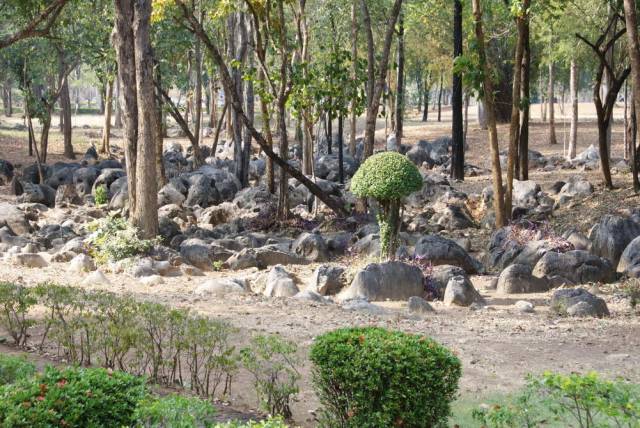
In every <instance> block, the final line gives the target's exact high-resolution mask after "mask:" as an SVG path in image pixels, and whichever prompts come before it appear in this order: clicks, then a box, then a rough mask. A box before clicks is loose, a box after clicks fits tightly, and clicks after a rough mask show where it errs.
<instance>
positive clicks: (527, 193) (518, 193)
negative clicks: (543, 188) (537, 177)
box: [513, 180, 540, 209]
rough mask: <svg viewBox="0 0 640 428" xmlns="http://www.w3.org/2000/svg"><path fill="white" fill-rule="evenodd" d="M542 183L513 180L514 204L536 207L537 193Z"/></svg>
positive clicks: (523, 206) (516, 205)
mask: <svg viewBox="0 0 640 428" xmlns="http://www.w3.org/2000/svg"><path fill="white" fill-rule="evenodd" d="M539 192H540V185H539V184H538V183H536V182H535V181H532V180H526V181H520V180H513V206H514V207H521V208H527V209H529V208H535V207H536V205H538V201H537V195H538V193H539Z"/></svg>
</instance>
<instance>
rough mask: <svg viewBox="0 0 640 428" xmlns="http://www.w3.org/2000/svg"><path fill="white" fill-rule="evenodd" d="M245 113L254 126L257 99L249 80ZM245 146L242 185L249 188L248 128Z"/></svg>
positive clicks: (249, 135) (245, 131)
mask: <svg viewBox="0 0 640 428" xmlns="http://www.w3.org/2000/svg"><path fill="white" fill-rule="evenodd" d="M253 67H254V59H253V53H251V54H249V68H250V69H253ZM245 111H246V114H247V117H248V118H249V121H250V122H251V124H252V125H253V123H254V120H255V97H254V93H253V82H252V81H251V80H249V81H248V82H247V84H246V90H245ZM242 139H243V146H242V170H243V171H246V173H245V174H243V176H242V178H243V179H245V180H246V182H243V183H242V186H243V187H247V186H249V161H250V159H251V140H252V138H251V132H249V130H248V129H247V128H245V130H244V136H243V138H242Z"/></svg>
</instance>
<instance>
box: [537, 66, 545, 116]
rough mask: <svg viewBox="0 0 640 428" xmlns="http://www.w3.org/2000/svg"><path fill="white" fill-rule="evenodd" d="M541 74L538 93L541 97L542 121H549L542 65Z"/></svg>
mask: <svg viewBox="0 0 640 428" xmlns="http://www.w3.org/2000/svg"><path fill="white" fill-rule="evenodd" d="M539 73H540V76H539V77H538V95H539V97H540V119H541V120H542V122H546V121H547V101H546V100H545V97H544V78H543V77H542V67H541V68H540V71H539Z"/></svg>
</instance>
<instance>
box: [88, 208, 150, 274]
mask: <svg viewBox="0 0 640 428" xmlns="http://www.w3.org/2000/svg"><path fill="white" fill-rule="evenodd" d="M89 231H91V232H92V233H91V235H90V236H89V238H88V243H89V251H90V253H91V256H92V257H93V258H94V259H95V260H96V261H97V262H98V263H106V262H110V261H111V262H115V261H119V260H122V259H126V258H128V257H133V256H137V255H142V254H147V253H148V252H149V251H150V250H151V249H152V248H153V246H154V245H155V244H156V241H157V240H156V239H140V238H139V237H138V230H137V229H136V228H135V227H133V226H132V225H131V224H129V223H128V222H127V221H126V219H124V218H121V217H115V216H109V217H106V218H103V219H100V220H96V221H94V222H92V223H90V224H89Z"/></svg>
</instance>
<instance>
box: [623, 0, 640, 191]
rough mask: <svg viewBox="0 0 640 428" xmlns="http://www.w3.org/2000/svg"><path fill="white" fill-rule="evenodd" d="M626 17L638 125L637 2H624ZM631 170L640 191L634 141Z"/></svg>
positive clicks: (639, 46) (639, 52)
mask: <svg viewBox="0 0 640 428" xmlns="http://www.w3.org/2000/svg"><path fill="white" fill-rule="evenodd" d="M624 17H625V22H626V28H627V37H628V40H629V41H628V43H627V49H628V51H629V58H631V76H632V79H633V102H634V104H635V109H632V110H634V113H635V123H638V114H639V113H640V41H639V40H638V18H637V14H636V1H635V0H624ZM630 147H631V170H632V172H633V190H635V192H636V193H638V192H639V191H640V181H639V180H638V159H637V149H636V145H635V142H634V141H631V145H630Z"/></svg>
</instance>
